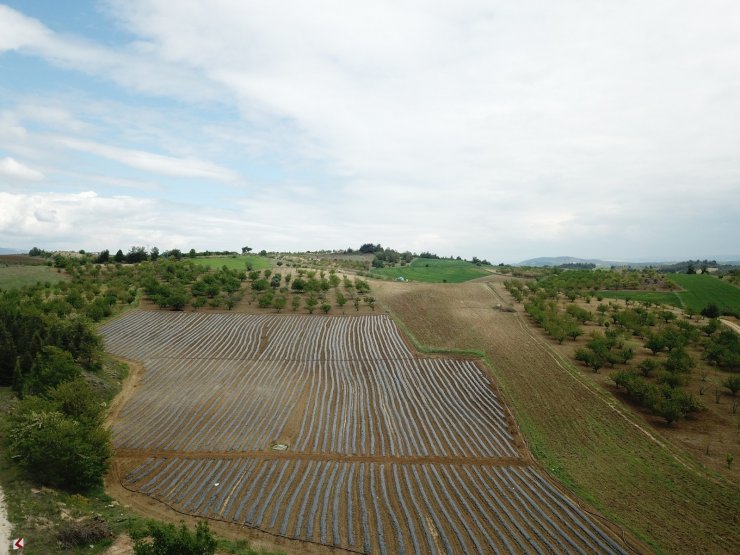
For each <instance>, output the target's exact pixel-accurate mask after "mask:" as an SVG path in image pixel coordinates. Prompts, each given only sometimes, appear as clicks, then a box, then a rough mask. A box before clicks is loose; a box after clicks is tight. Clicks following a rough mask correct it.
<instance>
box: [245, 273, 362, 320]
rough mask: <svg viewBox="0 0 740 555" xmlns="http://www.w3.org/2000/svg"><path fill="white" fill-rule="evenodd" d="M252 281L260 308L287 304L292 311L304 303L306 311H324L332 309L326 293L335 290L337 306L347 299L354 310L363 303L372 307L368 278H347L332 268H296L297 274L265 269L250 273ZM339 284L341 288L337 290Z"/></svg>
mask: <svg viewBox="0 0 740 555" xmlns="http://www.w3.org/2000/svg"><path fill="white" fill-rule="evenodd" d="M248 277H249V280H250V281H251V289H252V300H253V301H255V300H256V302H257V305H258V306H259V307H260V308H274V309H275V310H276V311H277V312H281V311H282V310H283V309H284V308H286V307H287V306H288V299H289V298H290V307H291V308H292V310H293V312H296V311H297V310H298V309H300V308H301V306H303V307H304V308H305V309H306V311H307V312H308V313H309V314H313V312H314V311H315V310H317V309H320V310H321V311H323V312H324V313H325V314H327V313H329V311H331V309H332V303H331V302H330V300H329V297H328V295H327V293H329V291H331V290H334V302H335V304H336V306H337V307H338V308H340V309H344V306H345V305H346V304H347V303H348V302H350V303H351V304H352V305H353V306H354V308H355V310H359V309H360V303H361V302H363V301H364V302H365V304H366V305H367V306H369V307H370V308H371V309H372V310H375V298H374V297H372V296H371V295H369V292H370V285H369V283H368V282H367V281H365V280H362V279H359V278H355V279H354V280H350V279H349V278H348V277H347V276H342V278H340V277H339V275H338V274H337V273H336V271H335V270H334V269H331V270H329V271H328V273H327V272H326V271H324V270H319V271H317V270H306V269H302V268H299V269H297V271H296V277H295V278H293V274H292V273H288V274H286V275H285V276H283V275H282V274H281V273H278V272H273V271H272V270H271V269H266V270H264V271H263V272H259V271H253V272H249V275H248ZM340 285H342V286H343V289H340V287H339V286H340Z"/></svg>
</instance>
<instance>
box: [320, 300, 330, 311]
mask: <svg viewBox="0 0 740 555" xmlns="http://www.w3.org/2000/svg"><path fill="white" fill-rule="evenodd" d="M321 310H323V311H324V314H329V311H330V310H331V304H329V303H328V302H327V301H324V302H323V303H321Z"/></svg>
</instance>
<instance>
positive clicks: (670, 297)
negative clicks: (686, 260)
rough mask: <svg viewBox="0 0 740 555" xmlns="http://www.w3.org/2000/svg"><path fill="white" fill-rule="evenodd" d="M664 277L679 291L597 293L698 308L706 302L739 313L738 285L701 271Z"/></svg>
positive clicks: (609, 296)
mask: <svg viewBox="0 0 740 555" xmlns="http://www.w3.org/2000/svg"><path fill="white" fill-rule="evenodd" d="M667 279H668V280H670V281H672V282H674V283H675V284H676V285H678V286H680V287H681V288H682V289H683V291H633V290H629V291H599V292H598V293H597V295H601V296H602V297H606V298H609V299H622V300H624V299H630V300H633V301H638V302H639V301H649V302H653V303H660V304H667V305H672V306H675V307H678V308H690V309H692V310H694V311H696V312H701V310H702V309H703V308H705V307H706V306H707V305H708V304H710V303H714V304H716V305H717V306H718V307H719V309H720V310H722V311H724V312H731V313H734V314H740V288H738V287H735V286H734V285H731V284H729V283H727V282H724V281H722V280H719V279H717V278H716V277H714V276H710V275H703V274H668V276H667Z"/></svg>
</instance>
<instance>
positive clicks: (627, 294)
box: [596, 291, 683, 308]
mask: <svg viewBox="0 0 740 555" xmlns="http://www.w3.org/2000/svg"><path fill="white" fill-rule="evenodd" d="M596 294H597V295H599V296H602V297H606V298H607V299H629V300H632V301H637V302H642V301H649V302H651V303H655V304H669V305H673V306H676V307H678V308H682V307H683V304H682V303H681V299H680V297H679V296H678V293H674V292H672V291H599V292H598V293H596Z"/></svg>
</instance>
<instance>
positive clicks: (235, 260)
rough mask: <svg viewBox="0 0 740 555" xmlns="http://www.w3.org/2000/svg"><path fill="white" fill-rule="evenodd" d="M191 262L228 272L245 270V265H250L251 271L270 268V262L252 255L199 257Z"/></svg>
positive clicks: (262, 257)
mask: <svg viewBox="0 0 740 555" xmlns="http://www.w3.org/2000/svg"><path fill="white" fill-rule="evenodd" d="M191 261H192V262H194V263H195V264H198V265H200V266H208V267H209V268H221V267H223V266H226V267H227V268H229V269H230V270H246V269H247V264H251V266H252V269H253V270H264V269H265V268H272V262H271V261H270V260H269V259H268V258H265V257H264V256H257V255H254V254H249V255H246V256H243V255H237V256H206V257H202V256H199V257H196V258H193V259H191Z"/></svg>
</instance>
